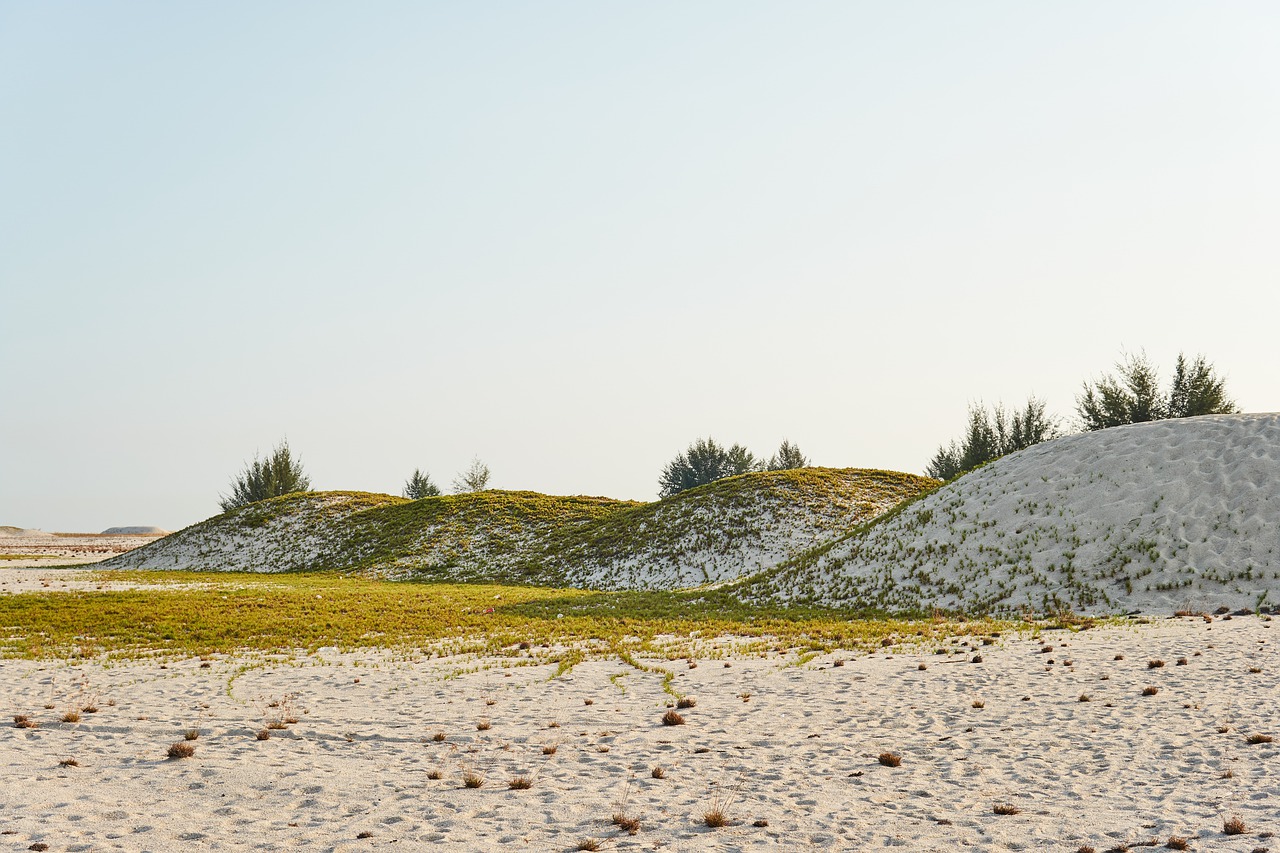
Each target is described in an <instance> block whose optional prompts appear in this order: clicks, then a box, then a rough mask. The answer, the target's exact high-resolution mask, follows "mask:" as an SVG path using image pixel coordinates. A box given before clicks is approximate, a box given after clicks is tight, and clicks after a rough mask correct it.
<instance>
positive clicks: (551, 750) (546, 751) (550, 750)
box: [542, 743, 560, 755]
mask: <svg viewBox="0 0 1280 853" xmlns="http://www.w3.org/2000/svg"><path fill="white" fill-rule="evenodd" d="M559 748H560V746H559V745H558V744H554V743H549V744H547V745H546V746H544V747H542V754H543V755H555V754H556V750H558V749H559Z"/></svg>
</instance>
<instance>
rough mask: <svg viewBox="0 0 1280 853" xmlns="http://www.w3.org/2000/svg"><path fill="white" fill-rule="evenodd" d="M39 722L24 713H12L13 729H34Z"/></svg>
mask: <svg viewBox="0 0 1280 853" xmlns="http://www.w3.org/2000/svg"><path fill="white" fill-rule="evenodd" d="M39 725H40V724H39V723H37V722H36V721H35V720H33V719H31V718H30V717H28V716H27V715H26V714H14V715H13V727H14V728H15V729H34V728H37V727H38V726H39Z"/></svg>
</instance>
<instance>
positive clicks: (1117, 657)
mask: <svg viewBox="0 0 1280 853" xmlns="http://www.w3.org/2000/svg"><path fill="white" fill-rule="evenodd" d="M1112 660H1124V655H1116V656H1115V657H1113V658H1112Z"/></svg>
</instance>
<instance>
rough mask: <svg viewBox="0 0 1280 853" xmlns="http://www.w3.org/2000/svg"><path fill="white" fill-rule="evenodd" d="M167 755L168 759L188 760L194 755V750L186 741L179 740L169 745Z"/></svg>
mask: <svg viewBox="0 0 1280 853" xmlns="http://www.w3.org/2000/svg"><path fill="white" fill-rule="evenodd" d="M167 754H168V756H169V757H170V758H190V757H191V756H193V755H195V754H196V748H195V747H194V746H192V745H191V744H189V743H187V742H186V741H183V740H180V741H178V742H177V743H174V744H170V745H169V752H168V753H167Z"/></svg>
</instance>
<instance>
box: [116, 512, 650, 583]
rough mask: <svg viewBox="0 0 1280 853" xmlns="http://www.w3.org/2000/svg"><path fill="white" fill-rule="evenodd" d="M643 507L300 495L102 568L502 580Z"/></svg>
mask: <svg viewBox="0 0 1280 853" xmlns="http://www.w3.org/2000/svg"><path fill="white" fill-rule="evenodd" d="M635 505H636V504H634V503H632V502H629V501H614V500H610V499H608V498H590V497H552V496H549V495H542V494H538V493H536V492H504V491H487V492H478V493H475V494H467V495H442V496H440V497H434V498H424V499H422V500H418V501H409V500H406V499H404V498H397V497H392V496H391V495H376V494H370V493H367V492H302V493H297V494H292V495H285V496H283V497H279V498H273V499H271V500H266V501H261V502H259V503H255V504H251V505H249V506H246V507H240V508H238V509H235V510H232V511H230V512H226V513H223V514H222V515H219V516H215V517H214V518H211V519H208V520H207V521H203V522H201V523H199V524H196V525H193V526H191V527H188V528H186V529H184V530H181V531H178V532H177V533H174V534H172V535H171V536H167V537H165V538H164V539H161V540H159V541H157V542H154V543H151V544H149V545H145V546H143V547H142V548H138V549H137V550H135V551H130V552H129V553H127V554H122V555H121V556H119V557H116V558H113V559H111V560H108V561H106V562H104V563H103V566H104V567H106V568H127V569H151V570H157V569H186V570H194V571H209V570H214V571H251V572H285V571H317V570H339V571H345V572H359V573H363V574H369V575H377V576H386V577H404V576H407V575H410V574H413V575H417V576H422V575H427V576H431V577H441V578H449V579H472V580H474V579H485V580H496V579H500V578H511V577H519V576H520V573H519V572H518V571H517V570H516V568H515V566H516V564H517V563H519V562H520V561H521V560H523V559H524V558H525V557H526V556H527V554H529V553H530V551H531V549H536V548H537V547H538V545H539V543H541V542H542V541H543V540H544V539H546V538H547V537H548V536H550V535H551V534H552V533H554V532H556V531H560V530H562V529H567V528H573V527H575V526H578V525H581V524H583V523H586V522H588V521H591V520H594V519H597V518H599V517H601V516H602V515H606V514H608V513H611V512H614V511H617V510H618V509H622V508H627V507H631V506H635Z"/></svg>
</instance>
